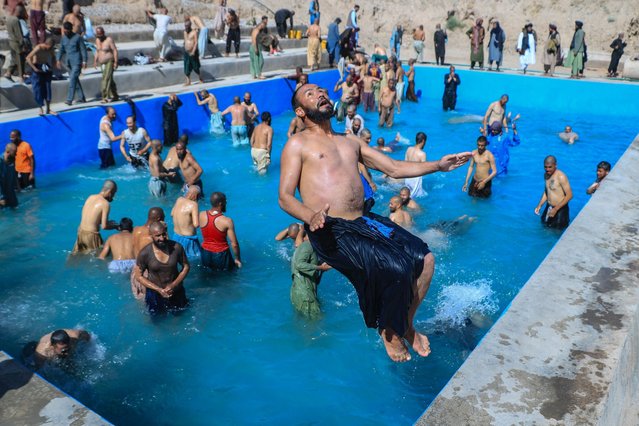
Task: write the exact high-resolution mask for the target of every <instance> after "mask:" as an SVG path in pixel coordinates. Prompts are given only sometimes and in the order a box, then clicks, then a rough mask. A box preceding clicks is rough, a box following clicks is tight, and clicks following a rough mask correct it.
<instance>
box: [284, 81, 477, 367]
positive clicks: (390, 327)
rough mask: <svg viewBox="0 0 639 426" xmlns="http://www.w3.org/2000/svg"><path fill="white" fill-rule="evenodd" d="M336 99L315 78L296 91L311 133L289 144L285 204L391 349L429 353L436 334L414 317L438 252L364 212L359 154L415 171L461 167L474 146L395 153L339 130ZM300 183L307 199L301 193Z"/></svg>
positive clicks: (397, 174)
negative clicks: (420, 328) (399, 157)
mask: <svg viewBox="0 0 639 426" xmlns="http://www.w3.org/2000/svg"><path fill="white" fill-rule="evenodd" d="M329 99H330V98H329V96H328V93H327V91H326V89H323V88H320V87H318V86H317V85H314V84H306V85H304V86H302V87H300V88H299V89H298V90H297V91H296V92H295V93H294V95H293V99H292V106H293V110H294V111H295V114H296V115H297V116H298V117H300V118H302V119H303V120H304V123H305V124H306V130H305V131H304V134H303V137H302V135H294V136H293V137H292V138H291V139H289V141H288V142H287V143H286V146H285V147H284V150H283V152H282V160H281V174H280V188H279V204H280V207H281V208H282V209H283V210H284V211H286V212H287V213H289V214H290V215H291V216H293V217H295V218H297V219H299V220H302V221H303V222H304V223H305V224H306V225H305V227H306V229H307V231H308V236H309V240H310V241H311V244H312V246H313V249H314V250H315V251H316V252H317V254H318V257H319V259H320V260H321V261H324V262H326V263H327V264H329V265H331V266H332V267H333V268H335V269H337V270H338V271H340V272H341V273H342V274H344V275H345V276H346V277H348V279H349V280H350V281H351V282H352V283H353V285H354V286H355V289H356V290H357V293H358V296H359V301H360V303H359V304H360V308H361V309H362V313H363V314H364V319H365V322H366V325H367V326H368V327H371V328H378V330H379V333H380V335H381V336H382V340H383V342H384V345H385V347H386V351H387V353H388V355H389V357H390V358H391V359H392V360H394V361H400V362H401V361H408V360H409V359H410V358H411V356H410V353H409V352H408V349H407V347H406V345H405V343H404V339H406V341H407V342H408V343H409V344H410V345H411V347H412V348H413V350H415V351H416V352H417V353H418V354H419V355H421V356H427V355H428V354H429V353H430V347H429V342H428V339H427V338H426V336H424V335H422V334H420V333H418V332H417V331H415V328H414V326H413V319H414V317H415V313H416V312H417V308H418V307H419V305H420V304H421V302H422V300H423V298H424V296H425V295H426V292H427V290H428V287H429V286H430V281H431V279H432V275H433V271H434V265H435V261H434V257H433V255H432V254H431V252H430V250H429V249H428V246H427V245H426V243H424V242H423V241H421V240H420V239H419V238H417V237H415V236H413V235H412V234H410V233H409V232H408V231H406V230H404V229H403V228H401V227H399V226H397V225H396V224H394V223H393V222H391V221H390V220H388V219H387V218H383V217H381V216H378V215H375V214H373V213H368V214H367V215H366V216H364V215H363V209H364V189H363V186H362V181H361V178H360V177H359V172H358V168H357V162H358V160H361V161H362V162H363V163H364V164H365V165H366V166H367V167H371V168H373V169H376V170H380V171H382V172H384V173H386V174H388V175H390V176H391V177H393V178H407V177H413V176H421V175H423V174H428V173H434V172H437V171H450V170H453V169H456V168H457V167H459V166H461V165H463V164H465V163H466V162H467V161H468V159H469V158H470V156H471V153H470V152H466V153H461V154H456V155H447V156H445V157H443V158H442V159H440V160H439V161H432V162H402V161H396V160H393V159H392V158H390V157H388V156H386V155H384V154H382V153H380V152H378V151H376V150H374V149H372V148H370V147H369V146H368V145H366V144H365V143H364V142H363V141H361V140H360V139H359V138H356V137H353V136H344V135H341V134H337V133H334V132H333V130H332V129H331V117H332V116H333V105H332V104H331V102H330V100H329ZM297 188H299V191H300V195H301V199H302V201H300V200H298V199H297V198H296V197H295V192H296V190H297ZM329 212H330V216H329ZM362 266H363V268H362Z"/></svg>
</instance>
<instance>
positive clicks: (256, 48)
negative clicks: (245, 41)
mask: <svg viewBox="0 0 639 426" xmlns="http://www.w3.org/2000/svg"><path fill="white" fill-rule="evenodd" d="M265 28H266V23H265V22H264V21H262V22H260V23H259V24H257V25H256V26H255V28H253V31H251V46H250V47H249V58H250V59H251V75H252V76H253V78H258V79H260V80H264V76H263V75H262V68H263V67H264V57H263V56H262V49H261V48H260V45H259V43H258V42H257V37H258V36H259V34H260V31H262V30H263V29H265Z"/></svg>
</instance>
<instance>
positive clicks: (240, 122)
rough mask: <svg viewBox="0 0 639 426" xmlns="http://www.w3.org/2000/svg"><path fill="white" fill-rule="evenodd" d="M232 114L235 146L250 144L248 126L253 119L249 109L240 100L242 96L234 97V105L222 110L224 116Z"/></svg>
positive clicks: (232, 135)
mask: <svg viewBox="0 0 639 426" xmlns="http://www.w3.org/2000/svg"><path fill="white" fill-rule="evenodd" d="M229 113H230V114H231V137H232V138H233V146H239V145H248V143H249V138H248V127H247V123H249V122H250V121H251V117H250V116H249V113H248V109H247V108H246V107H245V106H244V105H242V103H241V102H240V97H239V96H235V97H234V98H233V105H231V106H229V107H228V108H226V109H225V110H224V111H222V116H225V115H226V114H229Z"/></svg>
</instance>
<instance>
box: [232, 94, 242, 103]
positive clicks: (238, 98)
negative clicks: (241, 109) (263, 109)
mask: <svg viewBox="0 0 639 426" xmlns="http://www.w3.org/2000/svg"><path fill="white" fill-rule="evenodd" d="M233 103H234V104H239V103H242V101H241V100H240V97H239V96H233Z"/></svg>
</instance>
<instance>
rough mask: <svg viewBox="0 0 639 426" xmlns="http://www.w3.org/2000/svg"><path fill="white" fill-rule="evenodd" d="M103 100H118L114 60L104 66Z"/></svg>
mask: <svg viewBox="0 0 639 426" xmlns="http://www.w3.org/2000/svg"><path fill="white" fill-rule="evenodd" d="M101 89H102V99H116V98H117V97H118V89H117V87H115V80H114V79H113V59H111V60H110V61H109V62H107V63H105V64H102V86H101Z"/></svg>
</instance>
